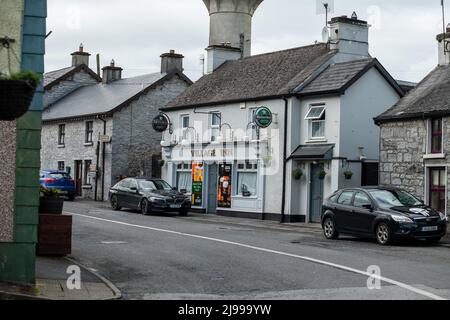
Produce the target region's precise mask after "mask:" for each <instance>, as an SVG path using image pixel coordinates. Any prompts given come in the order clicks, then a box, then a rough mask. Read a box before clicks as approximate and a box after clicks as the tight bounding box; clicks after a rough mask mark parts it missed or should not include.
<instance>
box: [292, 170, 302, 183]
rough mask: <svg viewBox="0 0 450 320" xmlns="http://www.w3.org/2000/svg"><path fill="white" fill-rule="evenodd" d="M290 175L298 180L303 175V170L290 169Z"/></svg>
mask: <svg viewBox="0 0 450 320" xmlns="http://www.w3.org/2000/svg"><path fill="white" fill-rule="evenodd" d="M292 175H293V177H294V179H295V180H300V179H301V178H302V177H303V171H302V170H301V169H295V170H294V171H292Z"/></svg>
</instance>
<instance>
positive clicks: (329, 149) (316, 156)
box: [288, 144, 334, 161]
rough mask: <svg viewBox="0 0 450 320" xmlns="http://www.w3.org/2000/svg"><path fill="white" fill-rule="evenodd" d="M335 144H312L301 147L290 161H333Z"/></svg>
mask: <svg viewBox="0 0 450 320" xmlns="http://www.w3.org/2000/svg"><path fill="white" fill-rule="evenodd" d="M333 149H334V144H312V145H303V146H299V147H298V148H297V150H295V151H294V152H293V153H292V154H291V156H290V157H289V158H288V160H291V159H293V160H302V161H308V160H331V159H333Z"/></svg>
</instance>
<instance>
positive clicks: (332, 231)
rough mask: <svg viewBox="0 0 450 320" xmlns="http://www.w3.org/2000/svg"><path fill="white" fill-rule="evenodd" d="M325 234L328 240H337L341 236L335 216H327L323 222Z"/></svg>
mask: <svg viewBox="0 0 450 320" xmlns="http://www.w3.org/2000/svg"><path fill="white" fill-rule="evenodd" d="M323 234H324V235H325V238H327V239H328V240H336V239H337V238H339V233H338V232H337V230H336V225H335V224H334V220H333V218H326V219H325V221H324V222H323Z"/></svg>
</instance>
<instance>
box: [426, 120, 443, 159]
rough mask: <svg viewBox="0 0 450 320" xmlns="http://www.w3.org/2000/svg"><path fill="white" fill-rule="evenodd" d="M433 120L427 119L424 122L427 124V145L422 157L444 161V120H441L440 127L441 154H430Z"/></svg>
mask: <svg viewBox="0 0 450 320" xmlns="http://www.w3.org/2000/svg"><path fill="white" fill-rule="evenodd" d="M433 120H434V119H428V120H427V121H426V123H427V145H426V154H425V155H424V159H445V153H444V128H445V127H444V118H441V125H442V137H441V141H442V146H441V153H432V152H433V151H432V150H431V145H432V139H433V136H432V134H431V133H432V130H433V123H432V121H433Z"/></svg>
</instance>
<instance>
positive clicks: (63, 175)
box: [49, 173, 70, 179]
mask: <svg viewBox="0 0 450 320" xmlns="http://www.w3.org/2000/svg"><path fill="white" fill-rule="evenodd" d="M49 176H50V177H51V178H53V179H70V176H69V174H67V173H50V174H49Z"/></svg>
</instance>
